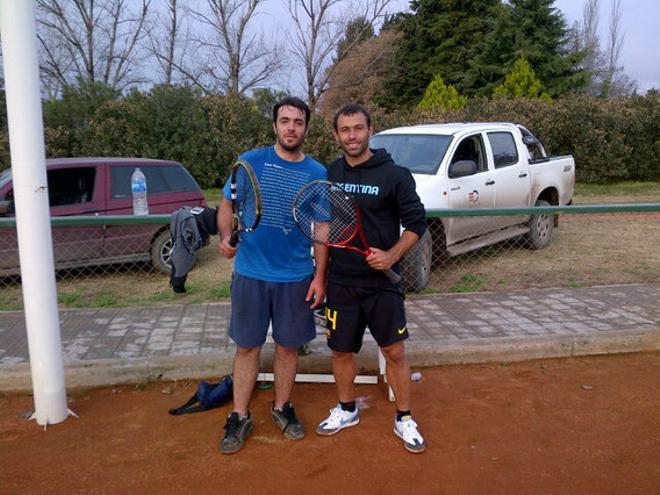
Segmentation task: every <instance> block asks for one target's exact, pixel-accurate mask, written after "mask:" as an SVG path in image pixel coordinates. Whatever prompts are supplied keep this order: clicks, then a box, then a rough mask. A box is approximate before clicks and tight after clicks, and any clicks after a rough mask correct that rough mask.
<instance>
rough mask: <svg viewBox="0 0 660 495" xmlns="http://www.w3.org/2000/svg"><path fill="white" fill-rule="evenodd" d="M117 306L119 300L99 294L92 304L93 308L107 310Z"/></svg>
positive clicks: (105, 294)
mask: <svg viewBox="0 0 660 495" xmlns="http://www.w3.org/2000/svg"><path fill="white" fill-rule="evenodd" d="M116 304H117V298H116V297H115V296H113V295H112V294H108V293H101V294H98V295H97V296H96V297H95V298H94V301H93V302H92V306H93V307H95V308H107V307H110V306H115V305H116Z"/></svg>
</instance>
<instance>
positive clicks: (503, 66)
mask: <svg viewBox="0 0 660 495" xmlns="http://www.w3.org/2000/svg"><path fill="white" fill-rule="evenodd" d="M553 3H554V0H510V1H509V2H508V3H507V4H504V6H503V8H502V9H501V11H500V12H499V15H498V16H497V17H493V18H492V19H491V24H490V27H491V29H490V30H489V32H488V34H487V35H486V36H485V37H484V39H483V41H482V42H481V43H480V44H479V46H478V47H477V51H478V54H477V55H476V56H475V57H474V58H473V59H472V60H471V61H470V67H469V69H468V70H467V74H466V81H467V84H469V85H471V86H473V87H476V88H479V89H478V90H477V94H479V95H482V96H489V95H490V94H492V92H493V90H494V88H495V87H496V86H498V85H500V84H502V82H503V81H504V78H505V77H506V74H507V73H508V71H509V70H511V68H512V66H513V64H514V63H515V61H516V60H518V59H520V58H525V59H526V60H527V61H528V62H529V64H530V65H531V67H532V68H533V69H534V71H535V73H536V75H537V77H538V79H539V80H540V81H541V84H542V85H543V86H544V87H545V88H546V91H547V92H548V94H549V95H551V96H553V97H555V96H559V95H562V94H564V93H567V92H570V91H574V90H577V89H579V88H580V87H582V86H583V85H584V84H585V82H586V80H587V74H586V72H585V71H584V70H581V69H579V62H580V60H581V58H582V57H584V53H583V52H575V51H573V52H570V53H569V50H568V48H569V47H568V34H569V30H568V28H567V26H566V21H565V20H564V18H563V16H562V14H561V12H560V11H559V10H558V9H556V8H554V7H553V6H552V4H553Z"/></svg>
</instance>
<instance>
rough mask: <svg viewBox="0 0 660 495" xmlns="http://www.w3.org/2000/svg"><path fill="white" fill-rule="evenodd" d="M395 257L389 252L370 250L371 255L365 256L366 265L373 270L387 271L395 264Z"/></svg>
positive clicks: (376, 249)
mask: <svg viewBox="0 0 660 495" xmlns="http://www.w3.org/2000/svg"><path fill="white" fill-rule="evenodd" d="M397 259H398V258H397V257H396V256H395V255H394V254H393V253H392V252H391V251H383V250H382V249H378V248H374V247H372V248H371V253H370V254H369V256H367V263H369V266H370V267H371V268H373V269H374V270H381V271H382V270H387V269H388V268H392V265H393V264H394V263H396V261H397Z"/></svg>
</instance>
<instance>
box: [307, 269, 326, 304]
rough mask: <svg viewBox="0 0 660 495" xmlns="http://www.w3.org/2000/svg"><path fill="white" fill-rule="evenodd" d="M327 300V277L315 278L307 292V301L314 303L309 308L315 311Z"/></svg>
mask: <svg viewBox="0 0 660 495" xmlns="http://www.w3.org/2000/svg"><path fill="white" fill-rule="evenodd" d="M324 300H325V275H323V276H318V275H317V276H315V277H314V278H313V279H312V282H311V283H310V284H309V289H308V290H307V296H306V297H305V301H312V304H311V305H310V306H309V309H315V308H317V307H319V305H321V304H322V303H323V301H324Z"/></svg>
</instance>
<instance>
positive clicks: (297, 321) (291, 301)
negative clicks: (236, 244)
mask: <svg viewBox="0 0 660 495" xmlns="http://www.w3.org/2000/svg"><path fill="white" fill-rule="evenodd" d="M311 281H312V279H311V277H308V278H306V279H304V280H301V281H299V282H264V281H263V280H255V279H252V278H247V277H244V276H242V275H239V274H238V273H234V276H233V279H232V282H231V320H230V322H229V337H231V339H232V340H233V341H234V342H236V345H238V346H239V347H244V348H253V347H260V346H262V345H263V344H264V342H266V334H267V333H268V326H269V323H271V321H272V324H273V340H275V342H277V343H278V344H280V345H281V346H283V347H289V348H291V349H295V348H297V347H300V346H302V345H304V344H306V343H307V342H309V341H311V340H314V338H315V337H316V326H315V324H314V313H313V311H312V310H311V309H309V306H310V304H312V302H311V301H305V296H306V295H307V291H308V290H309V284H310V283H311Z"/></svg>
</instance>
